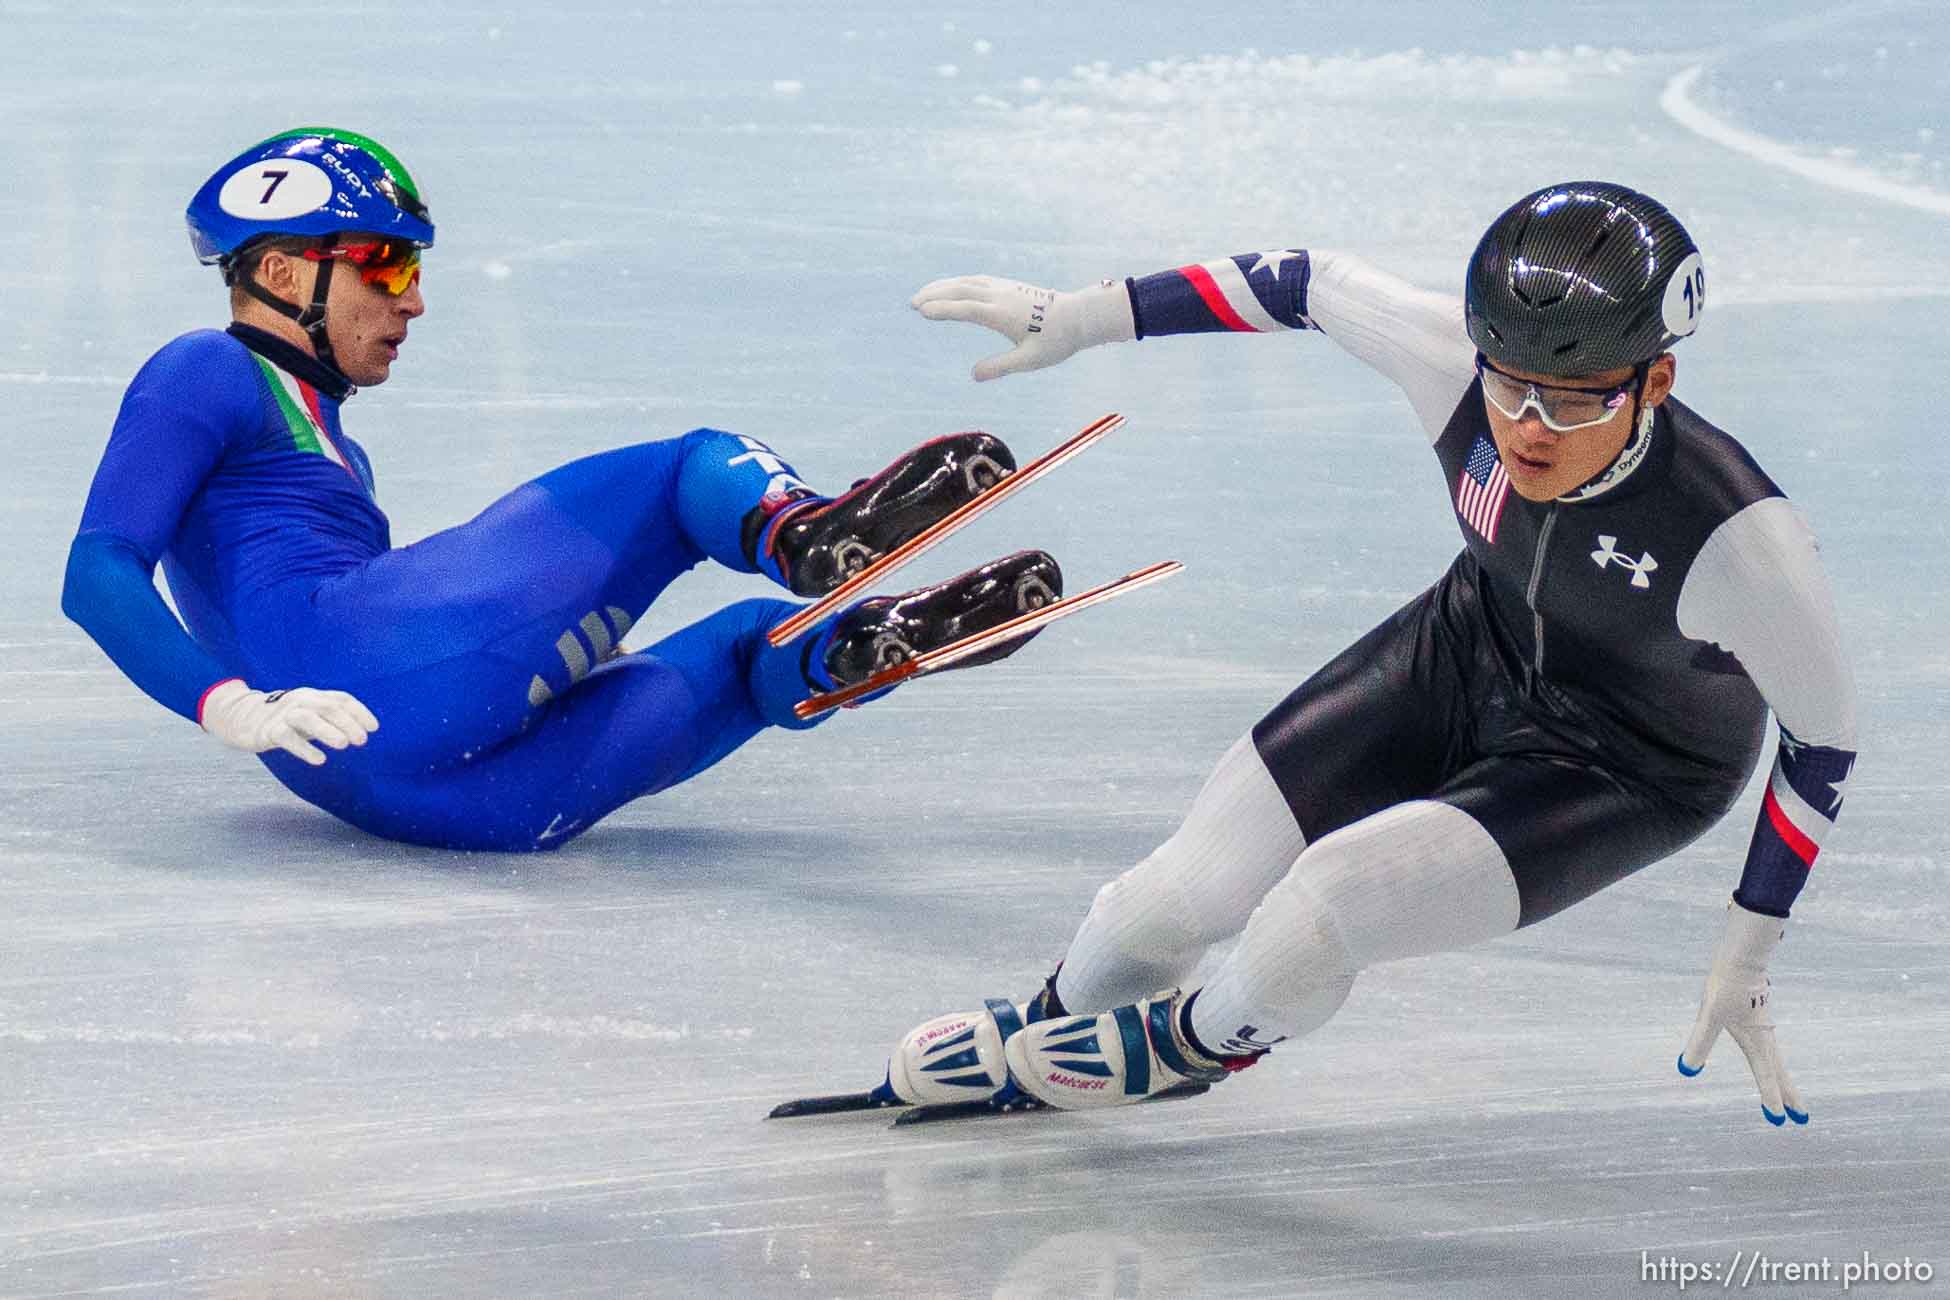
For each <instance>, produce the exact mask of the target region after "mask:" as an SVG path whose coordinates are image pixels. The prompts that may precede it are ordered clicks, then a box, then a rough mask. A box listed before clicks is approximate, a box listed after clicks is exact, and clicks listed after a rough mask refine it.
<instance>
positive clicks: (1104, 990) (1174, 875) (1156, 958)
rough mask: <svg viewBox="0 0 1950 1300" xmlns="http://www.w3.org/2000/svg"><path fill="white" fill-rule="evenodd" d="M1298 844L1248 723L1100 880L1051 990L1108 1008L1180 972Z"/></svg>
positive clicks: (1233, 922)
mask: <svg viewBox="0 0 1950 1300" xmlns="http://www.w3.org/2000/svg"><path fill="white" fill-rule="evenodd" d="M1305 845H1306V837H1305V836H1303V835H1302V834H1301V833H1300V827H1299V826H1298V825H1297V824H1296V823H1295V822H1294V820H1293V814H1292V812H1291V811H1289V810H1288V808H1287V804H1286V800H1285V798H1284V797H1282V796H1281V794H1280V791H1279V787H1277V786H1275V785H1274V784H1273V778H1272V777H1271V776H1270V775H1268V774H1267V771H1266V765H1265V764H1264V763H1263V762H1261V761H1260V757H1259V751H1258V750H1256V749H1254V748H1253V738H1252V736H1251V734H1250V733H1248V734H1247V735H1244V736H1241V737H1240V738H1239V739H1238V741H1237V742H1235V743H1234V744H1233V746H1232V748H1231V749H1229V750H1227V751H1226V754H1225V757H1223V758H1221V759H1220V760H1219V765H1218V767H1217V768H1216V769H1215V770H1214V771H1213V773H1212V775H1211V777H1210V778H1209V779H1208V780H1207V781H1206V783H1205V787H1204V788H1203V789H1202V790H1200V791H1199V793H1198V798H1197V799H1195V800H1194V801H1193V802H1192V808H1191V811H1190V812H1189V813H1187V814H1186V815H1185V820H1184V823H1183V824H1182V825H1180V826H1179V828H1178V830H1177V831H1176V832H1175V833H1173V835H1172V837H1171V838H1170V839H1168V840H1166V841H1165V842H1164V843H1163V844H1162V845H1160V846H1159V847H1158V848H1157V850H1156V851H1155V852H1153V853H1152V854H1151V856H1149V857H1147V858H1146V859H1145V860H1144V861H1142V862H1140V863H1138V865H1137V866H1135V867H1133V868H1131V869H1130V870H1129V871H1127V872H1125V873H1124V874H1123V875H1121V876H1119V877H1118V878H1117V879H1115V880H1113V881H1111V882H1110V883H1109V884H1108V885H1105V886H1104V887H1103V889H1102V890H1100V891H1099V892H1098V894H1097V898H1096V901H1095V902H1094V903H1093V904H1092V905H1091V908H1090V915H1089V916H1087V917H1085V918H1084V922H1083V926H1082V928H1081V929H1079V930H1078V931H1077V936H1076V938H1075V939H1073V940H1071V942H1070V951H1069V952H1068V954H1066V955H1065V957H1064V959H1063V969H1062V971H1061V972H1059V974H1058V976H1057V985H1056V989H1057V994H1058V995H1059V996H1060V997H1061V998H1062V999H1063V1005H1064V1006H1065V1007H1066V1008H1068V1009H1069V1010H1071V1011H1075V1012H1085V1011H1108V1010H1110V1009H1111V1008H1112V1007H1116V1006H1121V1005H1123V1004H1124V1003H1126V1002H1134V1001H1136V1000H1137V999H1138V998H1141V997H1144V996H1145V995H1146V994H1149V993H1155V992H1156V991H1157V990H1159V989H1161V988H1168V987H1171V986H1173V985H1176V984H1178V983H1180V982H1182V981H1183V980H1184V979H1185V978H1186V977H1187V976H1188V975H1190V974H1191V972H1192V969H1193V968H1194V967H1195V966H1197V964H1198V961H1199V958H1200V957H1201V956H1203V955H1204V953H1205V950H1206V949H1207V948H1208V947H1210V946H1211V945H1212V944H1214V943H1217V942H1218V941H1220V940H1221V939H1229V938H1231V937H1232V936H1233V935H1235V934H1238V933H1239V931H1240V930H1241V929H1242V928H1243V927H1244V926H1245V924H1246V919H1247V918H1248V917H1250V916H1251V915H1252V914H1253V909H1254V908H1256V907H1258V906H1259V905H1260V900H1261V899H1262V898H1264V897H1265V896H1266V891H1267V890H1269V889H1271V888H1272V887H1273V886H1274V885H1275V884H1276V883H1277V882H1278V881H1279V879H1280V877H1282V876H1284V875H1286V874H1287V870H1288V868H1290V867H1291V866H1292V865H1293V860H1294V858H1295V857H1297V856H1298V855H1299V853H1300V850H1301V849H1302V848H1303V847H1304V846H1305Z"/></svg>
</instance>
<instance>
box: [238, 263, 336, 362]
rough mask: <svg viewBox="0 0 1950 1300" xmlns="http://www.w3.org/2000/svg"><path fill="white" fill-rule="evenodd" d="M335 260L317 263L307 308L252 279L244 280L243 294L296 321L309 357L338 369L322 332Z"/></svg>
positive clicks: (328, 342)
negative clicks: (309, 351)
mask: <svg viewBox="0 0 1950 1300" xmlns="http://www.w3.org/2000/svg"><path fill="white" fill-rule="evenodd" d="M334 264H335V259H333V258H326V259H325V260H324V261H322V262H319V263H318V279H317V280H315V281H313V282H312V290H311V305H310V306H309V307H305V308H302V309H301V308H299V307H297V306H294V305H293V304H291V303H288V302H286V301H285V300H284V299H282V298H280V297H278V296H277V295H276V294H274V293H272V292H271V291H270V290H269V289H266V288H265V287H264V286H263V285H261V284H259V283H258V282H257V278H256V277H255V276H252V277H250V278H248V279H246V280H245V281H244V292H245V293H247V294H249V295H250V296H251V297H253V298H255V299H257V300H258V301H259V302H261V303H263V304H264V305H265V306H267V307H270V308H271V309H272V310H274V311H276V312H277V313H278V314H279V315H281V316H289V317H290V318H291V319H292V320H294V321H297V322H298V328H300V329H302V330H303V331H304V332H305V336H306V337H307V338H309V339H310V340H311V350H312V355H314V356H316V357H317V358H318V359H319V360H320V361H322V362H323V363H325V364H326V365H328V366H330V367H331V368H332V369H334V370H337V369H338V368H339V363H338V358H337V357H335V356H333V355H332V340H331V339H330V338H328V337H327V336H326V333H325V291H326V290H327V289H328V288H330V287H331V283H332V267H333V265H334Z"/></svg>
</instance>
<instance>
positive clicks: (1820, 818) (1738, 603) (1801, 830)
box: [1678, 497, 1856, 1124]
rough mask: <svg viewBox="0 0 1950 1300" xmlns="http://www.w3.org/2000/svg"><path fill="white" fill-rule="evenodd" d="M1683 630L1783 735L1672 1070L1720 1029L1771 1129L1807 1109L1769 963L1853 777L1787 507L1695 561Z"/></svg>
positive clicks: (1748, 517) (1827, 608) (1833, 626)
mask: <svg viewBox="0 0 1950 1300" xmlns="http://www.w3.org/2000/svg"><path fill="white" fill-rule="evenodd" d="M1678 618H1679V627H1680V631H1682V632H1684V633H1685V634H1686V635H1687V636H1689V637H1694V638H1696V639H1698V640H1701V641H1708V642H1712V643H1714V644H1715V645H1717V646H1719V647H1720V648H1721V649H1723V650H1725V651H1727V652H1729V653H1730V654H1731V655H1732V656H1733V657H1734V658H1735V659H1737V660H1738V661H1739V665H1740V668H1741V670H1742V671H1744V672H1745V673H1746V674H1747V676H1749V677H1750V678H1752V679H1753V682H1754V685H1755V686H1757V687H1759V688H1760V693H1761V695H1762V697H1763V698H1764V699H1766V701H1767V704H1768V707H1769V708H1771V709H1772V710H1773V711H1774V716H1775V718H1776V720H1777V721H1778V722H1779V724H1780V729H1781V742H1780V748H1779V751H1778V753H1777V754H1776V757H1775V760H1774V768H1773V772H1772V774H1771V776H1770V778H1769V780H1768V783H1767V792H1766V794H1765V795H1763V796H1762V799H1761V809H1760V815H1759V816H1758V817H1757V818H1756V819H1755V825H1754V835H1753V839H1752V841H1751V843H1750V844H1749V846H1748V849H1747V861H1746V865H1745V867H1744V869H1743V870H1742V872H1741V876H1740V884H1739V887H1738V888H1737V889H1736V890H1735V891H1734V894H1733V900H1732V902H1730V903H1729V904H1728V907H1727V922H1726V926H1725V928H1724V931H1723V933H1722V936H1721V939H1720V943H1719V947H1718V948H1717V950H1716V951H1715V953H1714V958H1713V965H1712V969H1711V971H1710V972H1709V973H1708V975H1707V980H1706V989H1705V992H1704V994H1703V995H1702V997H1701V1003H1700V1010H1699V1015H1698V1017H1697V1019H1696V1020H1695V1021H1694V1024H1693V1031H1692V1034H1691V1036H1690V1037H1689V1038H1688V1039H1687V1042H1686V1047H1685V1050H1684V1051H1683V1052H1681V1053H1680V1056H1679V1071H1680V1073H1682V1074H1686V1075H1695V1074H1698V1073H1699V1072H1700V1071H1701V1070H1703V1069H1705V1068H1706V1058H1707V1055H1708V1054H1709V1053H1710V1052H1711V1051H1712V1050H1713V1045H1714V1043H1715V1042H1716V1041H1717V1040H1718V1039H1719V1036H1720V1032H1721V1031H1722V1030H1725V1031H1726V1032H1727V1034H1728V1035H1729V1036H1730V1037H1731V1038H1732V1039H1733V1040H1734V1042H1735V1043H1736V1044H1737V1045H1738V1046H1739V1047H1740V1050H1741V1051H1742V1053H1743V1054H1744V1055H1745V1056H1746V1058H1747V1064H1748V1066H1749V1068H1750V1069H1752V1071H1753V1075H1754V1082H1755V1084H1756V1086H1757V1087H1758V1088H1759V1089H1760V1097H1761V1109H1762V1110H1763V1111H1764V1112H1765V1114H1766V1116H1767V1118H1768V1120H1769V1122H1771V1123H1774V1124H1780V1123H1782V1122H1784V1121H1785V1120H1786V1119H1793V1120H1794V1121H1795V1122H1796V1123H1797V1124H1805V1123H1806V1122H1807V1120H1808V1112H1807V1109H1806V1107H1805V1106H1804V1105H1803V1103H1802V1101H1801V1098H1800V1096H1799V1094H1798V1093H1797V1092H1796V1091H1795V1087H1794V1083H1793V1080H1792V1079H1791V1078H1790V1077H1789V1075H1788V1072H1787V1067H1786V1066H1785V1065H1784V1064H1783V1063H1782V1061H1781V1055H1780V1051H1779V1049H1778V1048H1777V1047H1776V1046H1775V1042H1774V1024H1773V1019H1772V1016H1771V1015H1770V1013H1769V1010H1768V1003H1769V1001H1770V998H1771V991H1770V987H1769V982H1768V977H1767V963H1768V960H1769V958H1770V957H1771V956H1772V954H1773V951H1774V947H1775V945H1776V944H1777V943H1779V942H1780V940H1781V938H1782V935H1783V933H1784V931H1785V929H1786V925H1787V916H1788V912H1789V910H1790V909H1791V908H1792V906H1793V904H1794V900H1795V899H1796V897H1798V896H1799V894H1800V893H1801V889H1802V887H1803V886H1804V885H1805V884H1806V883H1807V881H1808V874H1809V872H1810V870H1811V869H1812V868H1813V867H1814V864H1815V858H1816V856H1817V855H1818V854H1819V853H1820V852H1821V845H1822V841H1823V840H1824V839H1825V838H1826V837H1827V834H1828V832H1829V830H1830V829H1831V828H1832V827H1833V826H1834V824H1835V818H1836V817H1837V816H1838V815H1839V814H1840V812H1841V808H1842V799H1843V796H1844V795H1845V794H1846V792H1847V789H1848V781H1849V776H1850V773H1852V772H1853V771H1854V768H1855V746H1856V738H1855V736H1856V717H1855V684H1854V679H1853V677H1852V675H1851V673H1850V672H1849V668H1848V663H1847V660H1846V659H1845V658H1844V656H1843V654H1842V647H1841V633H1840V630H1839V628H1838V626H1837V621H1836V617H1835V602H1834V598H1833V596H1832V594H1831V593H1830V590H1829V586H1828V580H1827V577H1826V575H1825V574H1824V573H1823V571H1822V567H1821V559H1820V555H1819V552H1818V549H1817V547H1816V545H1815V539H1814V534H1813V533H1812V532H1811V531H1810V529H1809V528H1808V526H1807V524H1806V523H1805V522H1804V521H1803V520H1802V518H1801V516H1800V514H1799V513H1798V512H1797V511H1796V510H1795V509H1794V507H1793V506H1792V505H1791V504H1790V503H1789V502H1788V500H1787V499H1786V498H1785V497H1769V498H1767V499H1765V500H1762V501H1757V502H1755V503H1754V504H1753V505H1751V506H1748V507H1747V508H1746V509H1745V510H1742V511H1741V512H1740V513H1738V514H1736V515H1734V516H1733V517H1731V518H1730V519H1728V520H1727V521H1726V522H1725V523H1724V524H1722V525H1720V527H1719V528H1718V530H1716V531H1715V532H1714V534H1713V535H1712V536H1711V537H1710V538H1708V539H1707V543H1706V545H1705V546H1704V547H1702V548H1701V550H1700V553H1699V556H1698V558H1697V559H1695V560H1694V561H1693V565H1692V569H1691V570H1690V572H1689V573H1688V574H1687V577H1686V584H1685V586H1684V587H1683V588H1682V589H1681V593H1680V599H1679V610H1678Z"/></svg>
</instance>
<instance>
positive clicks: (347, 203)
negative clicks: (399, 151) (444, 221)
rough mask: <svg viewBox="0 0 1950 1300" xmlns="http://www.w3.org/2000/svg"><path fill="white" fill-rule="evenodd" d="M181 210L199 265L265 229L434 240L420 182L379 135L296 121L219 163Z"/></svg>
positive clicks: (421, 242)
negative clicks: (296, 126)
mask: <svg viewBox="0 0 1950 1300" xmlns="http://www.w3.org/2000/svg"><path fill="white" fill-rule="evenodd" d="M184 216H185V217H186V219H187V220H188V222H189V228H190V245H191V247H192V248H194V249H195V251H196V258H197V260H198V261H199V262H202V263H204V264H205V265H217V266H222V265H224V264H225V263H227V262H228V261H229V260H230V258H231V257H232V256H233V255H235V254H236V252H237V251H238V250H239V249H241V248H242V247H243V246H244V245H245V244H248V243H250V242H251V241H252V240H254V239H257V238H260V237H262V236H265V235H329V234H334V233H337V232H339V231H360V232H370V233H372V234H376V235H387V236H392V237H394V238H398V239H404V240H406V241H408V242H410V243H413V244H416V245H418V246H419V247H422V248H428V247H431V246H432V245H433V221H432V219H431V217H430V216H429V215H428V213H427V206H426V204H425V202H423V201H422V200H421V198H420V191H419V186H418V185H416V184H415V183H414V181H413V177H412V176H411V175H410V174H409V173H408V172H407V170H406V168H405V167H403V166H402V165H401V164H400V161H399V159H397V158H395V157H394V156H393V155H392V154H391V153H390V152H388V151H387V149H386V148H385V146H383V145H381V144H380V143H379V142H378V141H376V140H372V139H369V138H367V137H365V136H362V135H356V134H354V133H352V132H350V131H340V130H336V129H334V128H332V127H303V128H300V129H298V130H294V131H285V132H282V133H280V134H278V135H274V136H272V137H271V138H270V139H268V140H263V141H260V142H259V143H257V144H254V145H252V146H251V147H250V148H249V149H246V150H245V151H244V152H243V153H241V154H239V155H238V156H237V157H235V158H233V159H231V160H230V161H229V162H227V163H225V164H224V165H223V166H222V167H220V168H218V169H217V171H216V174H215V175H213V176H211V177H210V179H209V180H207V181H205V182H204V183H203V187H202V188H201V189H199V190H198V191H197V192H196V197H195V198H193V199H191V200H190V205H189V208H188V210H187V211H186V212H185V213H184Z"/></svg>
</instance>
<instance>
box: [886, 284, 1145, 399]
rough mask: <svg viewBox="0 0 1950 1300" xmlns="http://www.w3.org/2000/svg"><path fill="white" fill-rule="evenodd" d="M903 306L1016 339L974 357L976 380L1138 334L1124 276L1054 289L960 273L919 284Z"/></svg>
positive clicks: (1049, 362)
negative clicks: (1083, 286) (1003, 348)
mask: <svg viewBox="0 0 1950 1300" xmlns="http://www.w3.org/2000/svg"><path fill="white" fill-rule="evenodd" d="M908 305H909V306H911V307H913V308H914V310H916V311H918V312H920V313H921V314H922V315H923V316H925V317H927V318H928V319H929V320H965V321H972V322H974V323H975V324H977V325H986V326H988V327H989V328H990V329H992V330H994V331H995V332H996V333H998V334H1001V335H1003V336H1004V337H1006V338H1007V339H1008V340H1009V342H1011V343H1013V344H1015V346H1014V347H1013V348H1011V349H1009V350H1008V351H1007V352H998V353H996V354H995V355H994V356H992V357H987V358H985V359H983V360H982V361H979V362H977V363H976V366H975V379H976V381H977V382H981V381H983V380H988V379H999V378H1000V377H1002V376H1003V375H1013V374H1015V373H1016V372H1017V371H1019V370H1041V369H1042V368H1043V367H1044V366H1053V365H1055V364H1056V363H1057V362H1059V361H1062V360H1063V359H1065V358H1066V357H1069V356H1071V355H1073V354H1075V353H1077V352H1080V351H1082V350H1083V349H1084V348H1088V347H1095V346H1096V345H1097V344H1099V343H1128V342H1130V341H1131V340H1132V339H1135V338H1136V337H1137V323H1136V321H1135V320H1134V319H1133V318H1132V316H1131V295H1130V292H1129V290H1127V289H1126V288H1125V287H1124V282H1123V281H1122V280H1105V281H1104V282H1103V283H1102V284H1093V285H1091V286H1090V287H1089V288H1088V289H1078V290H1077V291H1076V292H1075V293H1059V292H1057V291H1056V290H1055V289H1039V288H1037V287H1036V286H1035V285H1033V284H1024V283H1023V282H1022V281H1020V280H1000V279H997V278H996V277H995V276H992V275H960V276H955V277H954V278H952V279H947V280H936V281H935V282H934V283H932V284H927V285H923V286H922V287H921V291H920V292H919V293H917V294H915V295H914V297H913V298H912V299H910V300H909V304H908Z"/></svg>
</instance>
